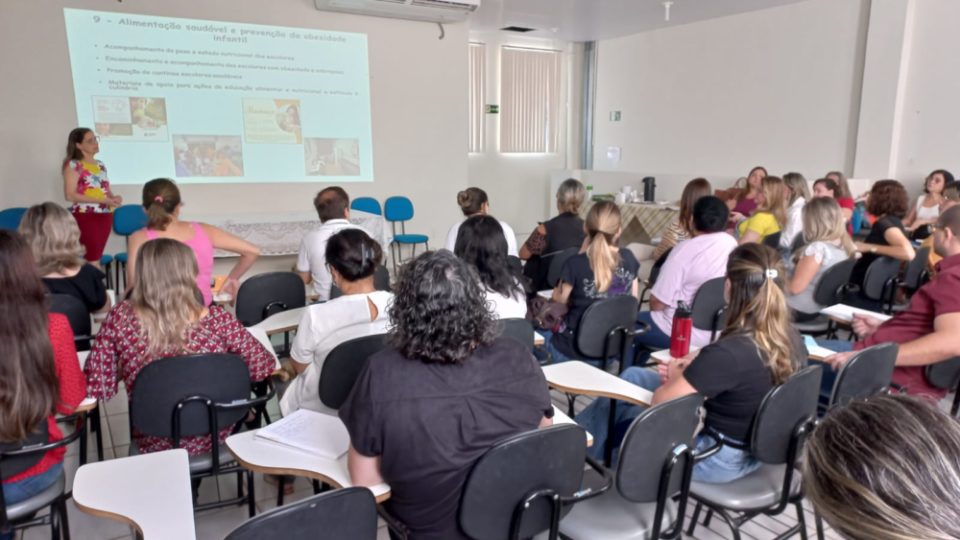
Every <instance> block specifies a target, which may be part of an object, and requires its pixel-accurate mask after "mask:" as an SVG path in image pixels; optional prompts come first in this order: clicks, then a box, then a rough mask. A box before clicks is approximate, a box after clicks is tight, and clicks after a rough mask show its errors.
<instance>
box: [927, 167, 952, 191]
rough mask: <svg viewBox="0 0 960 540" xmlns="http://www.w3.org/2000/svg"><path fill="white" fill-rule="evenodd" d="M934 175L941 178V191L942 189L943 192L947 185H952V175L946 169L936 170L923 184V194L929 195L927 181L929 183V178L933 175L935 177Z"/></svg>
mask: <svg viewBox="0 0 960 540" xmlns="http://www.w3.org/2000/svg"><path fill="white" fill-rule="evenodd" d="M935 174H939V175H940V176H942V177H943V189H944V190H946V189H947V185H948V184H952V183H953V180H954V178H953V174H951V173H950V171H948V170H946V169H937V170H935V171H933V172H932V173H930V174H928V175H927V178H926V180H925V181H924V182H923V192H924V193H930V191H929V190H928V189H927V181H929V180H930V179H931V178H933V175H935Z"/></svg>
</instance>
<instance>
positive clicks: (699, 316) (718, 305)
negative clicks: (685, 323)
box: [690, 277, 727, 341]
mask: <svg viewBox="0 0 960 540" xmlns="http://www.w3.org/2000/svg"><path fill="white" fill-rule="evenodd" d="M726 279H727V278H725V277H718V278H713V279H711V280H708V281H706V282H704V284H703V285H701V286H700V288H699V289H697V294H695V295H694V296H693V305H691V306H690V318H691V319H692V322H693V326H694V328H697V329H700V330H709V331H710V332H711V335H710V341H714V340H715V339H716V338H717V331H718V330H720V327H721V326H723V325H724V324H725V323H726V312H725V310H726V308H727V301H726V300H725V299H724V297H723V286H724V285H723V284H724V282H725V281H726Z"/></svg>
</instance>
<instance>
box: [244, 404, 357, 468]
mask: <svg viewBox="0 0 960 540" xmlns="http://www.w3.org/2000/svg"><path fill="white" fill-rule="evenodd" d="M256 437H257V438H259V439H264V440H268V441H271V442H275V443H279V444H283V445H285V446H290V447H293V448H296V449H298V450H303V451H306V452H309V453H311V454H316V455H318V456H320V457H324V458H327V459H338V458H339V457H340V456H342V455H344V454H346V453H347V450H348V449H349V448H350V434H349V433H348V432H347V428H346V426H344V425H343V422H342V421H340V419H339V418H337V417H335V416H330V415H327V414H321V413H318V412H316V411H310V410H307V409H300V410H298V411H295V412H294V413H293V414H291V415H289V416H286V417H284V418H283V419H282V420H278V421H276V422H274V423H272V424H270V425H269V426H267V427H265V428H262V429H259V430H257V434H256Z"/></svg>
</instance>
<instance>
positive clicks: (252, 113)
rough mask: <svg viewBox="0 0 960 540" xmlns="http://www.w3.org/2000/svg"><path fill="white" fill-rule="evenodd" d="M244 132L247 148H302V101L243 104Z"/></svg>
mask: <svg viewBox="0 0 960 540" xmlns="http://www.w3.org/2000/svg"><path fill="white" fill-rule="evenodd" d="M243 132H244V138H245V139H246V141H247V144H300V143H302V142H303V135H302V134H301V131H300V100H299V99H262V98H250V99H244V100H243Z"/></svg>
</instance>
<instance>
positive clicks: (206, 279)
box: [127, 178, 260, 306]
mask: <svg viewBox="0 0 960 540" xmlns="http://www.w3.org/2000/svg"><path fill="white" fill-rule="evenodd" d="M143 207H144V208H145V209H146V211H147V218H148V221H147V226H146V228H144V229H141V230H139V231H137V232H135V233H133V234H131V235H130V237H129V238H127V253H128V257H129V259H128V263H127V283H133V278H134V275H135V274H136V270H137V269H136V264H135V262H136V259H137V251H138V250H139V249H140V246H141V245H143V243H144V242H146V241H148V240H153V239H154V238H172V239H174V240H177V241H179V242H183V243H184V244H186V245H187V246H189V247H190V249H191V250H192V251H193V254H194V257H195V258H196V260H197V268H198V272H197V288H199V290H200V294H201V295H203V305H205V306H209V305H210V304H211V303H212V302H213V292H212V291H211V289H210V286H211V278H212V274H213V250H215V249H222V250H225V251H232V252H234V253H237V254H239V255H240V259H239V260H238V261H237V264H235V265H234V266H233V269H232V270H230V273H229V274H228V275H227V280H226V281H225V282H224V284H223V287H222V288H221V291H222V292H223V293H226V294H229V295H230V296H232V297H234V298H236V296H237V290H238V289H239V288H240V278H241V277H243V274H245V273H246V272H247V270H249V269H250V267H251V266H253V263H254V262H256V260H257V257H259V256H260V249H259V248H257V246H255V245H253V244H251V243H250V242H247V241H246V240H242V239H240V238H237V237H236V236H234V235H232V234H230V233H228V232H226V231H224V230H222V229H219V228H217V227H214V226H213V225H207V224H206V223H189V222H186V221H180V209H181V208H183V202H182V201H181V199H180V189H179V188H178V187H177V184H175V183H174V182H173V180H168V179H166V178H157V179H155V180H151V181H149V182H147V183H146V184H144V186H143Z"/></svg>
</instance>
